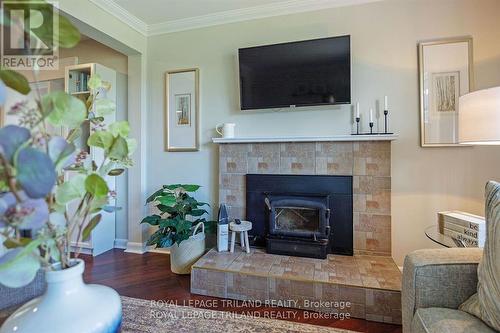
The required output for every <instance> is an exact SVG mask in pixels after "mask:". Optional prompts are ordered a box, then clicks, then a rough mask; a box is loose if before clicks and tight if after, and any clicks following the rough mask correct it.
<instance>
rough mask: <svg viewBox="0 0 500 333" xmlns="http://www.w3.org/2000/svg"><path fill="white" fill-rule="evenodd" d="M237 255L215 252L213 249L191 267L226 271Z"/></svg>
mask: <svg viewBox="0 0 500 333" xmlns="http://www.w3.org/2000/svg"><path fill="white" fill-rule="evenodd" d="M238 255H239V254H238V253H230V252H217V251H216V250H215V249H211V250H210V251H208V252H207V253H206V254H205V255H204V256H203V257H201V258H200V259H199V260H198V261H197V262H196V263H195V264H194V265H193V267H197V268H205V269H217V270H226V269H227V268H228V267H229V265H231V263H232V262H233V261H234V260H235V259H236V258H237V257H238Z"/></svg>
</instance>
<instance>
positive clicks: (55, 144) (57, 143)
mask: <svg viewBox="0 0 500 333" xmlns="http://www.w3.org/2000/svg"><path fill="white" fill-rule="evenodd" d="M48 147H49V156H50V158H51V159H52V162H54V164H55V166H56V170H57V171H60V170H61V169H62V168H64V167H67V166H68V165H70V164H73V163H74V162H75V156H74V155H73V152H74V151H75V145H74V144H72V143H68V142H67V141H66V139H64V138H63V137H61V136H54V137H52V138H51V139H50V141H49V144H48Z"/></svg>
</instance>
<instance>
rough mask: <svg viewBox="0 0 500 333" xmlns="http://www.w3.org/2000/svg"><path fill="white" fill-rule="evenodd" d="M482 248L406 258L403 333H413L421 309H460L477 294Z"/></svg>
mask: <svg viewBox="0 0 500 333" xmlns="http://www.w3.org/2000/svg"><path fill="white" fill-rule="evenodd" d="M482 254H483V250H482V249H478V248H467V249H463V248H453V249H433V250H418V251H415V252H412V253H410V254H409V255H407V256H406V258H405V262H404V267H403V287H402V295H401V300H402V303H403V304H402V316H403V332H410V326H411V321H412V319H413V315H414V313H415V311H416V309H418V308H429V307H441V308H452V309H456V308H458V306H459V305H460V304H462V303H463V302H464V301H466V300H467V299H468V298H469V297H470V296H471V295H473V294H474V293H475V292H476V290H477V281H478V279H477V265H478V264H479V261H480V260H481V256H482Z"/></svg>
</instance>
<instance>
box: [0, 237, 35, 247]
mask: <svg viewBox="0 0 500 333" xmlns="http://www.w3.org/2000/svg"><path fill="white" fill-rule="evenodd" d="M18 242H19V243H21V245H19V244H18V243H16V242H14V241H13V240H11V239H6V240H5V242H3V246H5V247H6V248H7V249H14V248H16V247H24V246H26V245H28V244H29V243H30V242H31V238H27V237H21V238H20V239H19V240H18Z"/></svg>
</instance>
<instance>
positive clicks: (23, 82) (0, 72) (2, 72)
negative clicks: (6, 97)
mask: <svg viewBox="0 0 500 333" xmlns="http://www.w3.org/2000/svg"><path fill="white" fill-rule="evenodd" d="M0 80H2V81H3V83H4V84H5V85H6V86H7V87H9V88H11V89H14V90H15V91H17V92H19V93H21V94H23V95H27V94H29V92H30V91H31V88H30V84H29V83H28V80H27V79H26V78H25V77H24V76H23V75H21V74H19V73H18V72H16V71H13V70H10V69H0ZM0 104H3V103H0Z"/></svg>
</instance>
